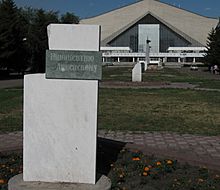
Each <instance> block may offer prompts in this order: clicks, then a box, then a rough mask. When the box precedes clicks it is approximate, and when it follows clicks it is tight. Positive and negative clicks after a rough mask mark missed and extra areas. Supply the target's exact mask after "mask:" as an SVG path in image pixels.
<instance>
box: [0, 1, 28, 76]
mask: <svg viewBox="0 0 220 190" xmlns="http://www.w3.org/2000/svg"><path fill="white" fill-rule="evenodd" d="M23 22H24V19H23V17H22V15H21V14H20V12H19V10H18V9H17V7H16V5H15V3H14V2H13V1H12V0H3V1H2V2H0V44H1V46H0V68H3V69H7V70H15V71H18V72H21V71H23V70H24V69H25V64H24V62H25V54H26V48H25V43H24V39H25V35H24V32H23V28H22V23H23Z"/></svg>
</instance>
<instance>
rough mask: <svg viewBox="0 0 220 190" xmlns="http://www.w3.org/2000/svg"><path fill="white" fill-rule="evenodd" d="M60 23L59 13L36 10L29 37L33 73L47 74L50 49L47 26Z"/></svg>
mask: <svg viewBox="0 0 220 190" xmlns="http://www.w3.org/2000/svg"><path fill="white" fill-rule="evenodd" d="M58 22H59V20H58V15H57V12H52V11H49V12H46V11H44V10H43V9H39V10H35V14H34V18H33V20H32V21H30V23H29V24H30V28H29V35H28V38H29V47H30V51H31V69H32V72H39V73H44V72H45V53H46V49H48V37H47V26H48V25H49V24H50V23H58Z"/></svg>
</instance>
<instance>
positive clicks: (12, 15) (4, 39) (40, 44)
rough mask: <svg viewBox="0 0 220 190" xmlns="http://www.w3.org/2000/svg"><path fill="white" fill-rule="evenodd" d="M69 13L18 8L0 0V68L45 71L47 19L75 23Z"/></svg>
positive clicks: (77, 20) (6, 0) (8, 0)
mask: <svg viewBox="0 0 220 190" xmlns="http://www.w3.org/2000/svg"><path fill="white" fill-rule="evenodd" d="M78 22H79V18H78V17H77V16H75V15H74V14H73V13H66V14H64V15H62V16H61V18H59V16H58V13H57V12H53V11H45V10H43V9H32V8H25V9H23V8H21V9H18V8H17V7H16V5H15V3H14V1H13V0H2V1H0V44H1V46H0V69H8V70H14V71H18V72H23V71H24V70H26V69H27V68H29V70H31V71H32V72H35V73H36V72H40V73H42V72H45V51H46V49H48V40H47V26H48V25H49V24H50V23H78Z"/></svg>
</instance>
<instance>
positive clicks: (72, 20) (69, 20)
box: [60, 12, 79, 24]
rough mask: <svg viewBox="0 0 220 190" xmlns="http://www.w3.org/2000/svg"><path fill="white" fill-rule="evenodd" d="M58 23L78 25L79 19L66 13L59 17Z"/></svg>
mask: <svg viewBox="0 0 220 190" xmlns="http://www.w3.org/2000/svg"><path fill="white" fill-rule="evenodd" d="M60 22H61V23H64V24H78V23H79V17H77V16H75V15H74V14H73V13H69V12H67V13H66V14H64V15H62V16H61V18H60Z"/></svg>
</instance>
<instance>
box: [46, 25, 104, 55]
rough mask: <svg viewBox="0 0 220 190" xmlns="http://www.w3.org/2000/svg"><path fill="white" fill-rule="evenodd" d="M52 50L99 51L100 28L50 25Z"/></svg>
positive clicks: (95, 26)
mask: <svg viewBox="0 0 220 190" xmlns="http://www.w3.org/2000/svg"><path fill="white" fill-rule="evenodd" d="M47 34H48V38H49V49H50V50H78V51H99V49H100V46H99V44H100V26H99V25H84V24H50V25H48V27H47Z"/></svg>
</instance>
